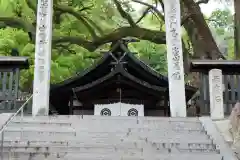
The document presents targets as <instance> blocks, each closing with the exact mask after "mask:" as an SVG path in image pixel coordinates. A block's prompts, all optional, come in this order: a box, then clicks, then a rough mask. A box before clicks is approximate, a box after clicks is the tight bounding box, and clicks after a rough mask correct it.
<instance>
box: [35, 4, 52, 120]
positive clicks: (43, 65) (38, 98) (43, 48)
mask: <svg viewBox="0 0 240 160" xmlns="http://www.w3.org/2000/svg"><path fill="white" fill-rule="evenodd" d="M52 9H53V4H52V0H38V7H37V27H36V42H35V43H36V45H35V68H34V88H33V106H32V114H33V115H34V116H36V115H48V112H49V111H48V110H49V86H50V66H51V47H52V46H51V43H52Z"/></svg>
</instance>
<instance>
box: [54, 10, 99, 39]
mask: <svg viewBox="0 0 240 160" xmlns="http://www.w3.org/2000/svg"><path fill="white" fill-rule="evenodd" d="M54 9H55V10H56V11H59V12H61V13H68V14H71V15H73V16H74V17H76V18H77V19H78V20H80V21H81V22H82V23H83V24H84V25H85V27H86V28H87V29H88V31H89V33H90V34H91V36H92V38H93V39H95V38H97V37H98V36H97V34H96V32H95V30H94V29H93V27H92V26H91V25H90V24H89V23H88V22H87V21H86V20H85V19H84V16H83V15H82V14H80V13H78V12H76V11H75V10H74V9H73V8H72V7H69V6H65V5H54Z"/></svg>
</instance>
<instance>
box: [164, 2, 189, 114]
mask: <svg viewBox="0 0 240 160" xmlns="http://www.w3.org/2000/svg"><path fill="white" fill-rule="evenodd" d="M164 10H165V26H166V43H167V61H168V80H169V96H170V112H171V117H186V98H185V82H184V69H183V54H182V41H181V20H180V17H181V16H180V2H179V0H164Z"/></svg>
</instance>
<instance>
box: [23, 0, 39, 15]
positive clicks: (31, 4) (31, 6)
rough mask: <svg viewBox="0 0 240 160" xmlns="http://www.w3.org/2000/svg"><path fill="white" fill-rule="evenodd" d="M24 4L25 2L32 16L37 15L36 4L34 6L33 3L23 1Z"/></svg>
mask: <svg viewBox="0 0 240 160" xmlns="http://www.w3.org/2000/svg"><path fill="white" fill-rule="evenodd" d="M25 2H26V4H27V5H28V7H29V8H30V9H32V10H33V12H34V14H35V15H37V7H36V4H34V3H33V2H32V0H25Z"/></svg>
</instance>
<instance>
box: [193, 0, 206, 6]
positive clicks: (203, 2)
mask: <svg viewBox="0 0 240 160" xmlns="http://www.w3.org/2000/svg"><path fill="white" fill-rule="evenodd" d="M208 2H209V0H199V1H197V2H196V4H197V5H200V4H207V3H208Z"/></svg>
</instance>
